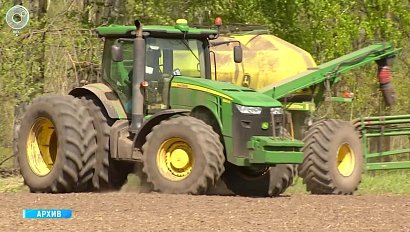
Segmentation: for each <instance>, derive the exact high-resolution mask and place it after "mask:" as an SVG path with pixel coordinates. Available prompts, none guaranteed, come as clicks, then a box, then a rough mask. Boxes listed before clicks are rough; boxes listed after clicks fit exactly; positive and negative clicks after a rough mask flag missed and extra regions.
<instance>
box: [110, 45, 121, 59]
mask: <svg viewBox="0 0 410 232" xmlns="http://www.w3.org/2000/svg"><path fill="white" fill-rule="evenodd" d="M111 59H112V61H114V62H121V61H123V60H124V55H123V52H122V47H121V46H120V45H117V44H114V45H112V46H111Z"/></svg>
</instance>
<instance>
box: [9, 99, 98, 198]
mask: <svg viewBox="0 0 410 232" xmlns="http://www.w3.org/2000/svg"><path fill="white" fill-rule="evenodd" d="M90 123H91V118H90V117H89V116H88V114H87V110H86V109H85V107H83V106H82V105H81V104H80V102H79V101H78V99H75V98H73V97H71V96H42V97H39V98H37V99H35V100H34V101H33V103H32V104H31V105H29V106H28V108H27V111H26V112H25V113H24V116H23V117H22V120H21V127H20V129H19V131H18V133H17V154H18V162H19V165H20V171H21V174H22V176H23V178H24V181H25V183H26V185H28V187H29V188H30V191H31V192H47V193H62V192H72V191H73V189H74V188H75V186H76V184H77V181H78V173H79V171H80V170H81V168H82V162H81V155H82V153H83V150H84V147H83V146H84V145H83V140H84V138H85V136H84V131H85V130H86V128H87V126H88V125H89V124H90Z"/></svg>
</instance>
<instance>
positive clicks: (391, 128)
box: [353, 115, 410, 171]
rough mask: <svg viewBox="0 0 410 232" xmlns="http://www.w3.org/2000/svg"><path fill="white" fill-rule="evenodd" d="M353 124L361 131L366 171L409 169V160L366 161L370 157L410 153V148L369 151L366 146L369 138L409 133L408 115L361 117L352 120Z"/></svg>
mask: <svg viewBox="0 0 410 232" xmlns="http://www.w3.org/2000/svg"><path fill="white" fill-rule="evenodd" d="M353 124H354V125H355V126H356V128H357V129H358V130H360V131H361V133H362V146H363V154H364V157H365V164H366V170H367V171H370V170H394V169H410V160H406V161H394V162H377V163H374V162H368V160H369V159H370V158H375V157H386V156H391V155H399V154H405V153H410V148H401V149H395V150H389V151H381V152H375V153H370V152H369V147H368V142H369V138H375V137H383V136H401V135H410V115H395V116H379V117H361V118H358V119H355V120H353Z"/></svg>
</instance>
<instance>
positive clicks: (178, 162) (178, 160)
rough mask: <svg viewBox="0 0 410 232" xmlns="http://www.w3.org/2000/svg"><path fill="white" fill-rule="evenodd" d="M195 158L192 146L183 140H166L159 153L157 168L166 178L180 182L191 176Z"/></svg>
mask: <svg viewBox="0 0 410 232" xmlns="http://www.w3.org/2000/svg"><path fill="white" fill-rule="evenodd" d="M194 161H195V157H194V154H193V152H192V148H191V146H189V144H188V143H187V142H186V141H185V140H184V139H181V138H170V139H167V140H165V141H164V142H163V143H162V144H161V146H160V147H159V150H158V153H157V167H158V169H159V171H160V173H161V174H162V176H164V177H165V178H167V179H169V180H171V181H180V180H183V179H185V178H187V177H188V176H189V174H190V173H191V171H192V167H193V165H194Z"/></svg>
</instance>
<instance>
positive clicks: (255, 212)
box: [0, 192, 410, 231]
mask: <svg viewBox="0 0 410 232" xmlns="http://www.w3.org/2000/svg"><path fill="white" fill-rule="evenodd" d="M0 200H1V201H0V202H1V206H0V231H26V230H30V231H33V230H35V231H62V230H64V231H410V196H312V195H303V194H297V195H290V196H284V197H279V198H244V197H235V196H218V195H215V196H188V195H165V194H158V193H136V192H116V193H85V194H54V195H51V194H31V193H0ZM27 208H31V209H38V208H41V209H53V208H54V209H55V208H68V209H72V210H73V218H72V219H22V210H23V209H27Z"/></svg>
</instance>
